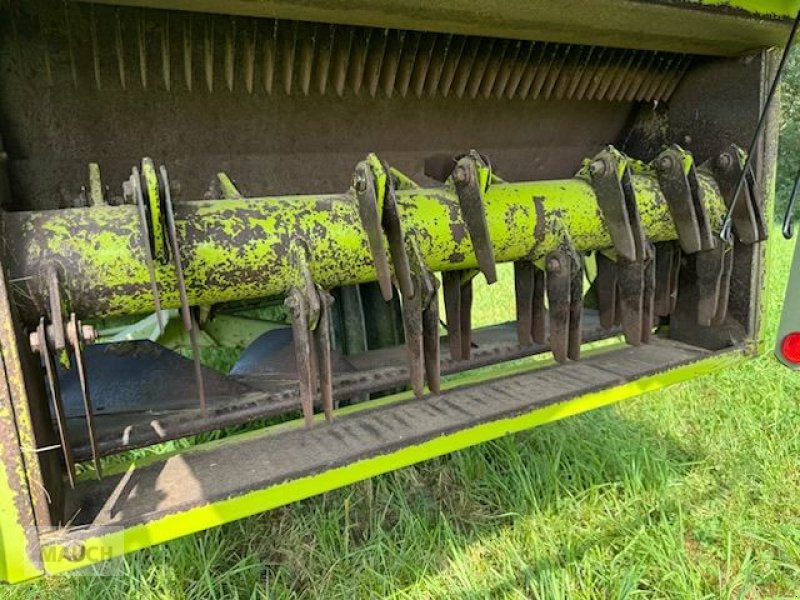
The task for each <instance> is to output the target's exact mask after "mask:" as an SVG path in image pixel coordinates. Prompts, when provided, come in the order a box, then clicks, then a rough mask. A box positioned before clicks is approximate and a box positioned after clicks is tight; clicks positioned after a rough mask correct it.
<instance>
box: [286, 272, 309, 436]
mask: <svg viewBox="0 0 800 600" xmlns="http://www.w3.org/2000/svg"><path fill="white" fill-rule="evenodd" d="M284 305H285V306H286V308H287V309H288V310H289V313H290V314H291V315H292V335H293V337H294V352H295V360H296V361H297V379H298V384H299V389H300V406H301V407H302V409H303V418H304V420H305V426H306V428H310V427H312V426H313V425H314V395H315V394H314V382H313V380H312V377H313V373H312V367H311V353H312V349H311V339H312V338H311V336H310V332H309V331H308V308H307V306H306V302H305V299H304V297H303V292H302V291H301V290H300V289H299V288H297V287H293V288H292V289H291V290H290V291H289V295H288V296H286V300H284Z"/></svg>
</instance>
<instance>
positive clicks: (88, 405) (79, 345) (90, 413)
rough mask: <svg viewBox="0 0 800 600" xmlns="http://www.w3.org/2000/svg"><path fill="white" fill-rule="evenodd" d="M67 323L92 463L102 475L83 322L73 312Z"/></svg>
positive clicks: (97, 472) (99, 477)
mask: <svg viewBox="0 0 800 600" xmlns="http://www.w3.org/2000/svg"><path fill="white" fill-rule="evenodd" d="M69 324H70V327H71V328H72V333H73V336H74V337H73V339H72V350H73V353H74V354H75V366H76V368H77V370H78V380H79V381H80V384H81V398H82V399H83V412H84V415H85V417H86V429H87V430H88V431H89V446H90V447H91V449H92V463H94V470H95V473H96V474H97V478H98V479H101V478H102V477H103V472H102V469H101V467H100V456H99V455H98V453H97V442H96V438H95V429H94V410H93V409H92V400H91V396H90V395H89V379H88V377H87V376H86V362H85V361H84V355H83V333H82V332H83V323H81V322H80V321H78V318H77V317H76V316H75V313H72V314H71V315H70V317H69Z"/></svg>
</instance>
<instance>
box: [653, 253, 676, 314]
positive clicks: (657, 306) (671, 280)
mask: <svg viewBox="0 0 800 600" xmlns="http://www.w3.org/2000/svg"><path fill="white" fill-rule="evenodd" d="M655 253H656V260H655V262H656V266H655V269H656V275H655V276H656V288H655V299H654V312H655V315H656V316H658V317H666V316H668V315H671V314H672V313H673V312H675V304H676V303H677V301H678V277H679V275H680V269H681V250H680V247H679V246H678V245H677V244H676V243H675V242H660V243H657V244H655Z"/></svg>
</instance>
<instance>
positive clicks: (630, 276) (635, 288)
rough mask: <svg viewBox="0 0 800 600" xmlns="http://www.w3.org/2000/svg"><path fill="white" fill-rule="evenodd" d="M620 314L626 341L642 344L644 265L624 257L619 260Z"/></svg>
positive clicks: (632, 343)
mask: <svg viewBox="0 0 800 600" xmlns="http://www.w3.org/2000/svg"><path fill="white" fill-rule="evenodd" d="M617 277H618V285H619V289H618V292H617V293H618V294H619V296H618V300H619V314H618V315H617V316H618V317H619V318H620V319H621V320H622V331H623V333H624V334H625V341H626V342H628V343H629V344H630V345H632V346H639V345H641V343H642V309H643V302H642V300H643V298H642V296H643V294H644V264H643V263H641V262H639V261H633V262H631V261H628V260H627V259H625V258H623V257H621V256H620V257H619V259H618V260H617Z"/></svg>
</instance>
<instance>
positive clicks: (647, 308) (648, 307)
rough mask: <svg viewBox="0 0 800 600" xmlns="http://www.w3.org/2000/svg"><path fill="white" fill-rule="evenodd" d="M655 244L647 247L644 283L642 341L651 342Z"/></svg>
mask: <svg viewBox="0 0 800 600" xmlns="http://www.w3.org/2000/svg"><path fill="white" fill-rule="evenodd" d="M655 252H656V251H655V248H654V247H653V244H652V243H650V242H648V243H647V246H646V248H645V259H644V272H643V275H644V283H643V286H642V343H643V344H649V343H650V336H651V334H652V331H653V327H654V325H655V294H656V257H655Z"/></svg>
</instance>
